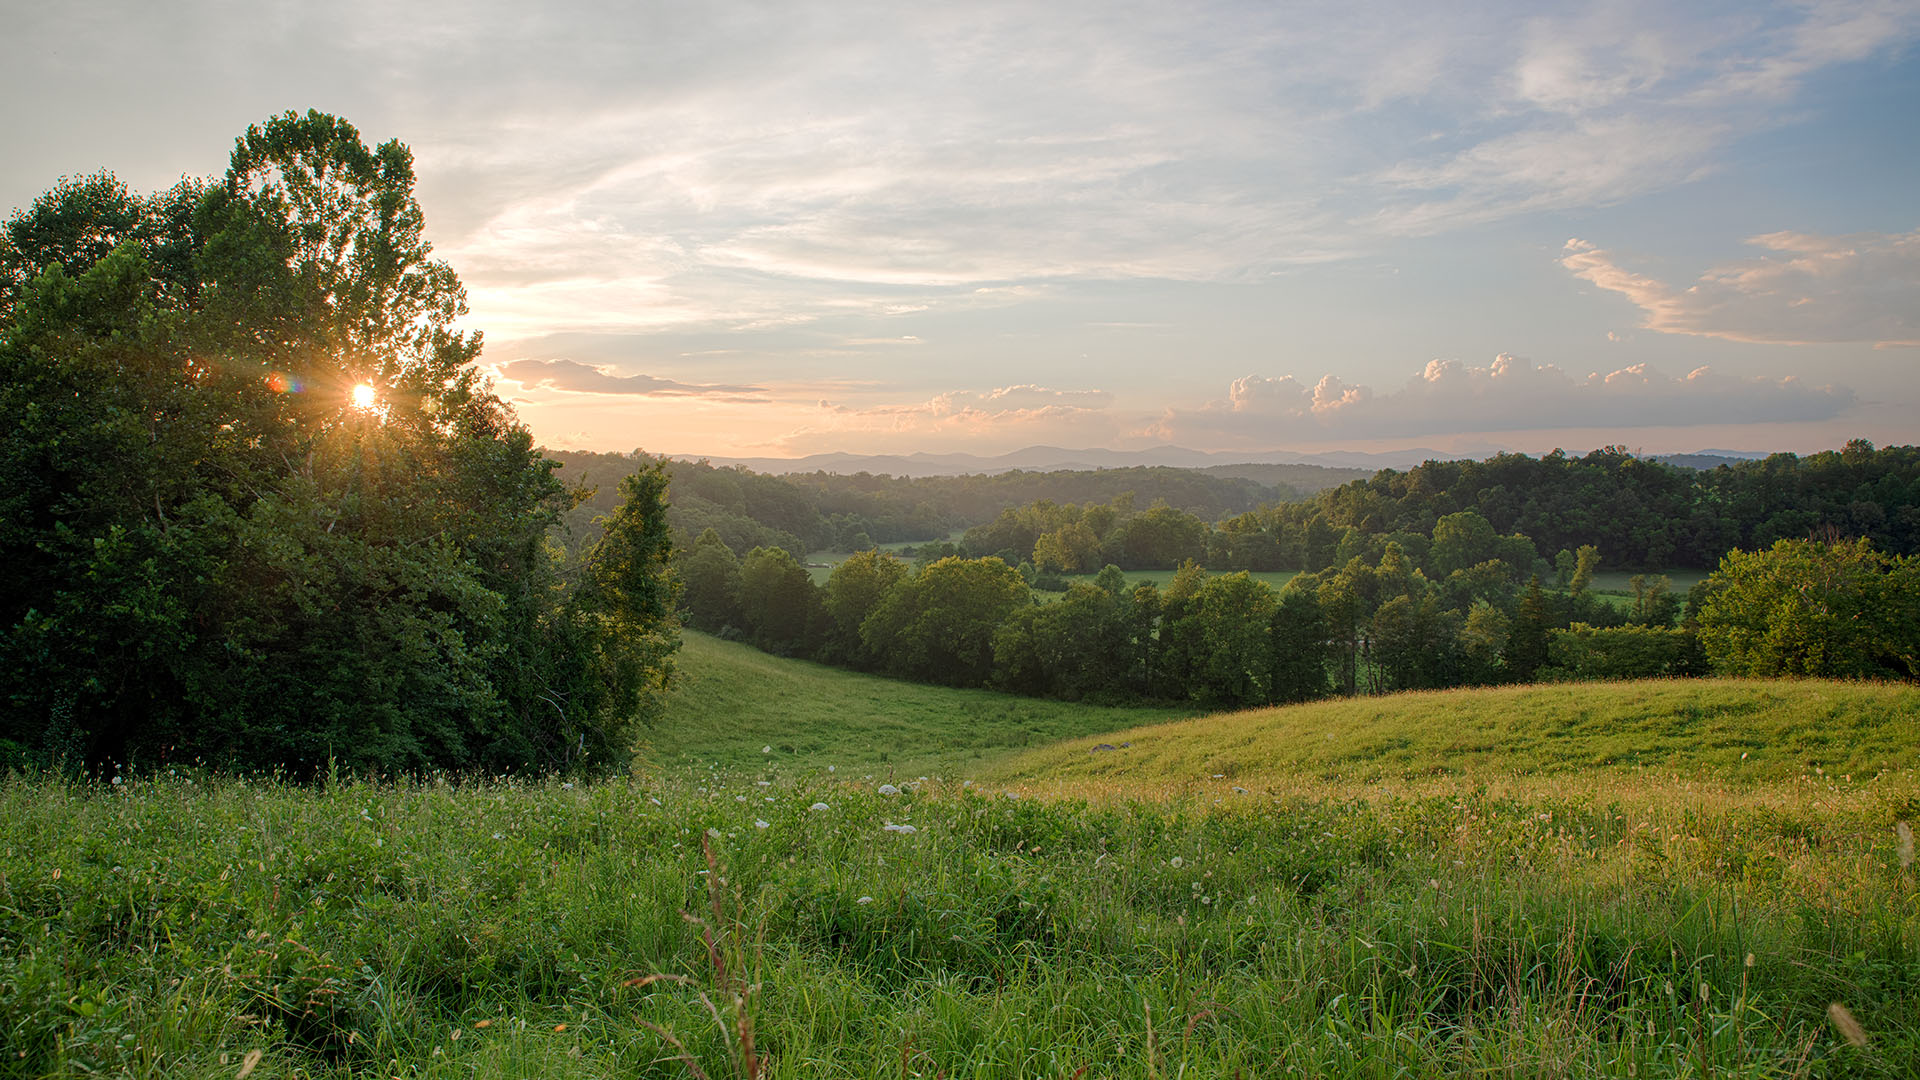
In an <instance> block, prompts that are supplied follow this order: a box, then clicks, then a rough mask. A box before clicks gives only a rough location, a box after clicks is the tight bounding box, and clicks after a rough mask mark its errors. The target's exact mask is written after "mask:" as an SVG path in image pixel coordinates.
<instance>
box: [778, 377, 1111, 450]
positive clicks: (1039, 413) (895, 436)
mask: <svg viewBox="0 0 1920 1080" xmlns="http://www.w3.org/2000/svg"><path fill="white" fill-rule="evenodd" d="M1113 401H1114V397H1113V395H1112V394H1111V393H1109V392H1107V391H1105V390H1063V389H1058V388H1055V387H1048V386H1038V385H1034V384H1021V385H1016V386H1002V387H998V388H995V389H992V390H948V391H944V392H942V393H939V394H935V395H934V396H932V397H930V398H927V399H924V400H921V401H916V402H908V403H901V404H879V405H850V404H845V403H841V402H833V401H820V402H819V403H818V404H817V407H816V412H815V414H814V415H813V417H811V418H810V419H809V421H808V422H806V423H804V424H802V425H800V426H799V427H798V428H797V429H796V430H795V431H793V432H792V433H791V434H789V435H788V436H786V437H785V438H784V439H782V440H781V445H782V447H783V448H784V449H786V450H788V451H790V452H793V453H808V452H811V451H813V450H816V449H840V448H843V447H844V446H846V445H847V444H848V441H849V440H855V441H858V442H859V443H860V444H861V445H865V446H873V447H884V448H887V449H890V450H895V451H900V450H926V449H930V448H933V447H949V448H953V449H960V448H969V449H977V448H978V447H980V446H982V445H988V444H993V445H1005V444H1008V443H1013V444H1016V445H1017V444H1018V443H1019V442H1021V441H1022V440H1025V441H1028V442H1031V441H1034V440H1040V441H1049V442H1050V441H1057V440H1062V439H1067V440H1074V439H1081V440H1087V443H1088V444H1089V445H1091V444H1092V443H1096V442H1104V441H1106V440H1109V439H1112V438H1113V437H1115V435H1116V434H1117V433H1118V429H1119V425H1120V421H1119V420H1118V419H1117V418H1116V417H1114V416H1113V415H1112V414H1111V412H1110V411H1109V410H1110V407H1111V406H1112V404H1113Z"/></svg>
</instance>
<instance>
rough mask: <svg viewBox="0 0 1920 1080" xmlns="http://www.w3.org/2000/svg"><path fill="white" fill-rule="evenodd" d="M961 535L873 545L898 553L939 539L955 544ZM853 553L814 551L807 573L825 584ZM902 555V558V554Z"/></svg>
mask: <svg viewBox="0 0 1920 1080" xmlns="http://www.w3.org/2000/svg"><path fill="white" fill-rule="evenodd" d="M962 535H964V534H963V533H959V532H953V533H948V534H947V535H946V536H944V537H941V538H940V540H898V541H895V542H894V543H891V544H875V545H874V546H875V547H877V548H879V549H880V550H881V551H891V552H893V553H894V554H896V555H898V554H900V553H901V552H902V551H903V550H905V549H906V548H917V547H919V546H920V545H921V544H937V543H940V541H941V540H946V541H948V542H950V543H956V544H957V543H959V542H960V537H961V536H962ZM855 554H857V553H856V552H852V551H816V552H814V553H813V554H811V555H808V556H807V561H806V567H807V575H808V576H809V577H811V578H813V583H814V584H815V585H825V584H826V583H827V579H828V578H830V577H832V576H833V568H834V567H836V566H839V565H840V564H841V563H843V562H846V561H847V560H848V559H851V558H853V557H854V555H855ZM902 557H903V558H904V556H902ZM907 561H908V562H912V561H913V560H911V559H908V560H907Z"/></svg>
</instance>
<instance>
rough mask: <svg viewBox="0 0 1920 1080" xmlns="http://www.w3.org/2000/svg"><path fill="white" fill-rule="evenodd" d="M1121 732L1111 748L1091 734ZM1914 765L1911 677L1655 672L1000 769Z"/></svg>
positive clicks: (1288, 715)
mask: <svg viewBox="0 0 1920 1080" xmlns="http://www.w3.org/2000/svg"><path fill="white" fill-rule="evenodd" d="M1122 742H1127V743H1131V744H1132V745H1131V746H1128V747H1127V748H1125V749H1124V750H1120V751H1115V752H1111V753H1106V752H1097V753H1096V752H1090V751H1091V748H1092V747H1093V746H1095V745H1097V744H1100V743H1108V744H1115V745H1117V744H1119V743H1122ZM1916 766H1920V687H1914V686H1910V685H1899V684H1875V683H1848V682H1836V681H1829V680H1814V679H1809V680H1784V679H1780V680H1758V679H1755V680H1743V679H1661V680H1643V681H1636V682H1619V683H1563V684H1553V685H1538V686H1510V687H1494V688H1486V689H1472V690H1441V691H1432V692H1426V693H1408V694H1396V695H1392V696H1388V697H1370V698H1349V699H1343V700H1338V701H1326V702H1316V703H1313V704H1309V705H1294V706H1286V707H1280V708H1271V709H1256V710H1250V711H1246V712H1237V713H1219V714H1215V715H1212V716H1204V717H1197V718H1193V719H1188V720H1182V721H1177V722H1172V723H1163V724H1157V725H1152V726H1147V727H1141V728H1136V729H1132V730H1127V731H1117V732H1104V733H1101V734H1100V735H1099V736H1098V737H1097V738H1084V739H1077V740H1069V741H1066V742H1062V743H1059V744H1057V745H1054V746H1049V747H1045V748H1041V749H1037V750H1033V751H1030V752H1027V753H1024V754H1021V755H1018V756H1016V757H1013V758H1010V759H1007V760H1004V761H1002V762H1001V763H999V767H998V768H997V769H996V770H995V771H994V773H993V778H995V779H1000V780H1006V781H1028V782H1043V781H1044V782H1062V781H1082V782H1086V781H1092V782H1108V783H1113V784H1121V785H1128V786H1134V787H1138V786H1141V785H1158V784H1164V783H1169V782H1178V781H1183V780H1189V779H1193V778H1196V777H1206V778H1211V777H1213V776H1215V775H1216V774H1218V775H1220V776H1221V777H1223V778H1225V779H1228V780H1237V781H1239V782H1240V783H1242V784H1247V783H1251V782H1252V781H1255V780H1279V779H1288V780H1301V779H1305V780H1322V781H1349V782H1351V781H1375V780H1405V779H1410V778H1417V777H1422V776H1461V777H1465V778H1468V779H1473V778H1491V777H1495V776H1505V777H1514V776H1540V775H1569V774H1574V773H1594V772H1611V773H1622V772H1625V773H1634V772H1645V771H1653V772H1657V773H1659V774H1660V775H1662V776H1678V777H1683V778H1691V779H1699V780H1709V781H1713V782H1717V783H1733V784H1741V783H1763V782H1769V781H1778V780H1784V779H1789V778H1792V777H1797V776H1800V775H1803V774H1811V775H1816V776H1817V775H1822V774H1832V775H1833V776H1835V777H1841V776H1846V777H1849V778H1853V777H1858V778H1860V779H1862V780H1864V779H1866V778H1868V777H1870V776H1872V775H1875V774H1878V773H1892V772H1897V771H1900V770H1910V769H1913V768H1915V767H1916Z"/></svg>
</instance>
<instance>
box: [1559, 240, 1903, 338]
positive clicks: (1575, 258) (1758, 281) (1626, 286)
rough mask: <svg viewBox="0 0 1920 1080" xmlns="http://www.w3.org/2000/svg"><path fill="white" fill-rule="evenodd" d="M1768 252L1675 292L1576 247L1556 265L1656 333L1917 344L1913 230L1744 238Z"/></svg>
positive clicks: (1594, 250) (1573, 243) (1580, 244)
mask: <svg viewBox="0 0 1920 1080" xmlns="http://www.w3.org/2000/svg"><path fill="white" fill-rule="evenodd" d="M1747 242H1748V243H1749V244H1752V245H1754V246H1756V247H1759V248H1762V249H1764V250H1765V251H1767V252H1768V253H1769V254H1766V255H1761V256H1759V257H1757V258H1752V259H1741V260H1736V261H1734V262H1729V263H1724V264H1721V265H1719V266H1716V267H1713V268H1712V269H1710V270H1708V271H1707V272H1706V273H1705V274H1703V275H1701V277H1700V280H1699V281H1698V282H1696V283H1695V284H1693V285H1691V286H1689V287H1687V288H1685V289H1676V288H1674V287H1672V286H1670V285H1668V284H1666V283H1665V282H1662V281H1660V280H1659V279H1657V278H1652V277H1648V276H1646V275H1644V274H1639V273H1636V272H1634V271H1632V270H1629V269H1627V268H1625V267H1623V266H1621V265H1620V264H1619V263H1618V262H1617V261H1616V260H1615V258H1614V256H1613V254H1612V253H1611V252H1609V251H1605V250H1603V249H1601V248H1598V247H1595V246H1594V245H1593V244H1590V243H1588V242H1587V241H1585V240H1579V239H1574V240H1569V241H1567V244H1566V247H1565V249H1564V250H1565V254H1564V255H1563V256H1562V257H1561V259H1560V264H1561V265H1562V266H1564V267H1566V268H1567V269H1568V270H1571V271H1572V272H1573V274H1574V276H1576V277H1579V278H1582V279H1584V280H1586V281H1589V282H1591V283H1593V284H1594V285H1597V286H1599V287H1600V288H1602V289H1606V290H1607V291H1609V292H1617V293H1619V294H1620V295H1622V296H1625V297H1626V298H1627V299H1628V300H1631V301H1632V302H1633V303H1634V305H1635V306H1637V307H1639V308H1640V310H1641V311H1642V313H1643V321H1642V322H1641V326H1642V327H1644V328H1645V329H1648V330H1656V331H1659V332H1661V333H1666V334H1693V335H1698V336H1701V337H1716V338H1725V339H1727V340H1729V341H1746V342H1765V343H1771V344H1782V345H1808V344H1830V343H1842V342H1871V343H1873V344H1876V345H1881V346H1895V345H1920V229H1917V230H1915V231H1913V232H1910V233H1891V234H1890V233H1855V234H1853V235H1849V236H1820V235H1816V234H1812V233H1798V232H1775V233H1767V234H1765V235H1763V236H1755V237H1752V238H1750V239H1749V240H1748V241H1747Z"/></svg>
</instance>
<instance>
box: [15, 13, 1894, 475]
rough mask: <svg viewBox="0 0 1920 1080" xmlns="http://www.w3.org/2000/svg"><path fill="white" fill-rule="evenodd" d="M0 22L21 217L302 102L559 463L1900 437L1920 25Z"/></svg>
mask: <svg viewBox="0 0 1920 1080" xmlns="http://www.w3.org/2000/svg"><path fill="white" fill-rule="evenodd" d="M7 21H8V24H9V27H10V30H11V33H10V34H9V41H8V43H7V46H6V47H5V56H6V59H7V61H8V62H7V64H5V65H4V66H0V86H4V87H5V90H6V91H7V93H8V94H9V96H10V97H11V99H12V100H15V101H17V102H31V103H32V106H31V107H30V108H25V107H23V108H18V109H14V110H10V111H9V112H8V114H7V115H6V116H5V117H4V118H0V134H4V136H5V142H6V145H7V146H8V151H9V152H8V154H7V155H6V157H5V159H4V160H0V207H5V208H8V209H11V208H15V207H21V206H24V205H26V204H27V203H29V202H30V201H31V200H32V199H33V198H34V197H35V196H36V195H37V194H39V193H40V192H42V191H45V190H47V189H48V188H49V187H50V186H51V185H52V184H53V183H54V182H55V181H56V180H57V179H58V178H59V177H61V176H63V175H78V174H84V173H89V172H93V171H96V170H99V169H103V168H104V169H108V170H111V171H113V172H115V173H116V174H117V175H119V176H120V177H121V178H122V179H123V180H125V181H126V182H127V183H128V184H129V185H130V186H132V187H134V188H135V189H137V190H143V191H146V190H154V189H158V188H161V187H165V186H167V185H168V184H170V183H172V182H173V181H174V180H176V179H177V178H178V177H179V176H181V175H182V174H193V175H208V174H212V173H217V172H219V171H220V170H221V169H222V168H223V167H224V165H225V163H226V156H227V152H228V149H229V148H230V147H231V144H232V140H233V139H234V137H235V136H237V135H239V134H240V133H241V132H242V131H244V130H245V128H246V126H247V125H248V124H251V123H257V122H259V121H261V120H263V119H265V118H266V117H267V116H270V115H273V114H275V113H279V112H283V111H286V110H288V109H296V110H305V109H308V108H317V109H320V110H323V111H328V112H333V113H336V114H338V115H341V116H343V117H345V118H347V119H348V120H350V121H352V122H353V123H354V124H355V125H356V126H358V127H359V129H360V130H361V132H362V133H363V135H364V136H365V137H366V138H367V140H368V141H370V142H373V141H382V140H386V139H390V138H397V139H399V140H401V141H402V142H405V143H407V144H408V145H409V146H411V147H412V149H413V151H414V153H415V155H416V169H417V172H418V176H419V197H420V201H421V203H422V205H423V207H424V209H425V211H426V215H427V228H428V234H429V236H430V237H431V238H432V239H433V241H434V243H435V246H436V250H437V252H438V254H439V255H440V256H441V257H443V258H445V259H446V260H447V261H448V262H449V263H450V264H451V265H452V266H453V268H454V270H455V271H456V272H458V273H459V274H460V276H461V278H462V280H463V281H464V282H465V283H466V287H467V290H468V294H469V301H470V306H471V314H470V316H469V318H468V319H467V321H466V324H467V325H469V326H471V327H473V328H477V329H480V330H482V331H484V332H485V333H486V335H487V341H488V346H487V349H486V352H485V354H484V356H483V358H482V364H483V365H484V366H485V367H486V369H487V371H488V372H489V374H491V375H492V377H493V378H494V379H495V381H496V386H497V387H498V389H499V391H500V392H501V394H502V396H503V397H505V398H507V399H508V400H509V401H510V402H511V403H512V404H513V407H514V408H515V410H516V411H517V413H518V414H519V415H520V416H521V417H522V419H523V420H525V422H526V423H527V424H528V426H529V427H530V428H531V429H532V430H533V432H534V435H535V437H536V438H537V439H538V440H539V441H540V442H541V443H543V444H544V445H547V446H550V447H555V448H580V449H595V450H630V449H633V448H636V447H639V448H644V449H647V450H649V451H650V452H658V453H667V454H673V455H676V456H682V455H696V456H702V455H703V456H712V457H768V458H795V457H802V456H805V455H808V454H814V453H821V452H847V453H856V454H910V453H913V452H915V451H926V452H929V453H936V454H937V453H952V452H967V453H973V454H977V455H981V456H993V455H997V454H1001V453H1005V452H1008V451H1012V450H1016V449H1020V448H1023V447H1029V446H1035V445H1043V446H1058V447H1064V448H1105V449H1112V450H1138V449H1142V448H1148V447H1156V446H1178V447H1183V448H1188V449H1192V450H1197V451H1231V452H1235V453H1245V454H1259V453H1264V452H1274V451H1282V450H1285V451H1294V452H1298V453H1302V454H1314V453H1324V452H1327V451H1332V450H1340V451H1353V452H1361V453H1391V452H1394V451H1402V450H1406V449H1409V448H1415V447H1419V448H1430V449H1433V450H1436V451H1440V452H1443V453H1457V454H1460V455H1462V456H1485V454H1486V453H1491V452H1493V451H1495V450H1499V449H1511V450H1518V451H1522V452H1526V453H1533V454H1537V453H1542V452H1545V451H1547V450H1550V449H1552V448H1554V447H1556V446H1558V447H1565V448H1567V449H1568V450H1570V451H1571V450H1574V449H1575V448H1583V449H1584V448H1591V447H1595V446H1602V445H1609V444H1624V445H1628V446H1630V447H1634V448H1638V449H1642V450H1644V451H1645V452H1647V453H1690V452H1696V451H1699V450H1701V449H1703V448H1709V447H1725V448H1734V449H1743V450H1753V451H1766V450H1791V451H1795V452H1801V453H1805V452H1809V451H1814V450H1820V449H1829V448H1837V447H1839V446H1840V445H1842V444H1843V443H1844V442H1845V441H1846V440H1847V439H1849V438H1854V437H1864V438H1868V439H1871V440H1873V441H1874V442H1876V443H1879V444H1893V443H1910V442H1914V441H1916V426H1917V425H1916V424H1915V422H1914V419H1913V418H1914V417H1915V416H1920V377H1917V376H1916V368H1915V364H1916V360H1917V359H1920V351H1916V348H1917V347H1920V202H1916V200H1915V198H1914V187H1913V177H1914V176H1915V175H1920V109H1915V108H1914V107H1913V103H1914V102H1915V101H1920V54H1916V50H1915V43H1916V41H1917V40H1920V0H1847V2H1835V3H1818V4H1812V5H1805V4H1792V3H1765V4H1752V3H1725V4H1708V5H1689V6H1687V7H1686V8H1685V9H1684V10H1682V9H1670V8H1668V7H1666V6H1659V5H1645V4H1634V3H1618V4H1597V5H1596V4H1579V5H1573V4H1552V5H1537V4H1488V5H1481V6H1477V7H1475V8H1474V9H1472V10H1470V11H1466V12H1461V11H1456V10H1453V9H1440V8H1434V7H1432V6H1430V5H1416V4H1405V5H1397V4H1381V5H1363V6H1354V5H1323V6H1312V7H1300V8H1295V7H1291V6H1289V7H1286V8H1276V7H1271V6H1269V5H1257V4H1251V3H1231V2H1223V3H1206V4H1197V5H1178V6H1172V5H1152V4H1120V5H1116V4H1108V3H1097V4H1096V3H1064V4H1056V5H1045V6H1043V7H1042V8H1039V9H1034V8H1032V7H1031V6H1030V5H1016V4H981V5H965V6H956V7H951V8H947V7H940V6H933V7H926V6H922V7H914V8H900V7H894V6H884V5H872V4H852V3H834V4H830V5H829V4H801V3H774V4H749V3H743V2H733V0H723V2H719V3H715V4H711V5H699V6H696V7H693V8H688V7H685V6H679V5H656V4H648V5H641V6H639V7H638V8H627V7H625V6H620V5H602V4H592V3H578V2H575V3H560V4H553V5H544V6H541V7H539V8H537V9H529V8H526V7H525V6H524V5H507V4H501V3H462V4H457V5H456V4H447V3H425V4H418V5H409V6H407V7H406V8H405V9H404V10H395V9H390V8H388V7H387V6H385V5H379V4H373V3H350V4H346V5H339V6H336V7H332V8H327V9H315V8H312V7H311V6H307V5H296V4H288V3H264V4H259V5H253V6H250V7H249V8H247V9H245V10H240V9H235V8H233V7H232V6H230V5H225V4H214V3H211V2H208V0H187V2H184V3H182V4H178V5H167V6H158V5H145V4H132V3H93V4H70V5H60V6H43V5H33V6H28V5H13V6H12V8H11V9H10V11H9V14H8V19H7ZM48 88H58V91H57V92H49V89H48Z"/></svg>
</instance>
